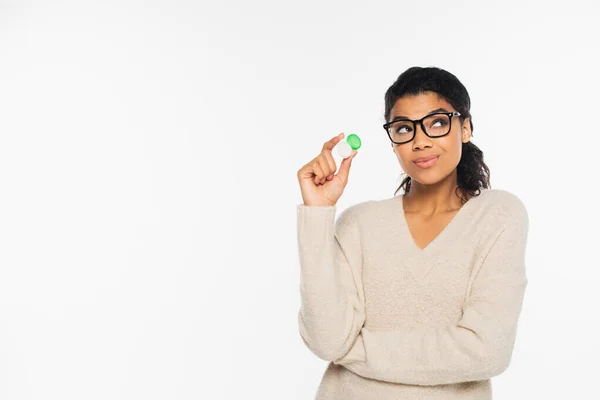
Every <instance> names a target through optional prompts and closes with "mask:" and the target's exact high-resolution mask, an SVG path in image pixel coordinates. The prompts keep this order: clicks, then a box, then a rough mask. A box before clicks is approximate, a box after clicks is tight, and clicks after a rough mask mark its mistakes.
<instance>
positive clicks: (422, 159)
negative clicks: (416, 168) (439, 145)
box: [413, 156, 438, 163]
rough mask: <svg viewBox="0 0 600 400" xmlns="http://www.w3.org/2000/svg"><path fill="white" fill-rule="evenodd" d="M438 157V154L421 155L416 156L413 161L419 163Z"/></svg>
mask: <svg viewBox="0 0 600 400" xmlns="http://www.w3.org/2000/svg"><path fill="white" fill-rule="evenodd" d="M436 157H438V156H427V157H419V158H415V159H414V160H413V162H415V163H418V162H422V161H429V160H431V159H434V158H436Z"/></svg>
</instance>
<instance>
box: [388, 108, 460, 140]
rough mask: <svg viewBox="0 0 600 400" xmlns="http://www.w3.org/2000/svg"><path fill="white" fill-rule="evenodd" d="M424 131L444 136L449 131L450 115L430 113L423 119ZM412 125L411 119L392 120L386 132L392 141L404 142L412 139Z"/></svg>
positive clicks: (431, 134)
mask: <svg viewBox="0 0 600 400" xmlns="http://www.w3.org/2000/svg"><path fill="white" fill-rule="evenodd" d="M423 125H424V126H425V132H426V133H427V134H428V135H430V136H434V137H436V136H444V135H445V134H447V133H448V132H449V131H450V117H449V116H448V115H445V114H438V115H431V116H429V117H427V118H425V119H424V120H423ZM413 129H414V125H413V123H412V122H411V121H396V122H393V123H392V124H391V125H390V126H389V128H388V132H389V135H390V138H391V139H392V140H393V141H394V142H406V141H409V140H411V139H412V137H413V135H414V132H413Z"/></svg>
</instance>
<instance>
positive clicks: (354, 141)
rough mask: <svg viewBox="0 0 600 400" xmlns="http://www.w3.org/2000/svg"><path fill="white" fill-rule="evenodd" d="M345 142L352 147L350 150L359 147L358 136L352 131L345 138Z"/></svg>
mask: <svg viewBox="0 0 600 400" xmlns="http://www.w3.org/2000/svg"><path fill="white" fill-rule="evenodd" d="M346 142H348V144H349V145H350V147H352V150H358V149H360V144H361V143H360V138H359V137H358V135H355V134H354V133H351V134H350V135H348V137H347V138H346Z"/></svg>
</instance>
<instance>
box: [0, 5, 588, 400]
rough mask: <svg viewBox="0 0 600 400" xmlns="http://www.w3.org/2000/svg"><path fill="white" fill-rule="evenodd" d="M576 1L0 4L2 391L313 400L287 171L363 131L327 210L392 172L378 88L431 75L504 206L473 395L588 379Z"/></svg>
mask: <svg viewBox="0 0 600 400" xmlns="http://www.w3.org/2000/svg"><path fill="white" fill-rule="evenodd" d="M598 7H599V6H598V3H597V2H593V1H591V0H590V1H568V2H547V1H544V2H542V1H538V2H532V1H515V2H507V1H503V2H494V3H493V4H492V2H483V1H434V2H426V3H425V2H417V1H411V2H406V1H387V2H376V1H372V2H368V3H365V2H358V1H356V2H352V1H343V2H342V1H336V2H322V1H303V2H283V1H252V2H245V1H241V0H238V1H223V2H210V3H209V2H197V1H166V0H163V1H123V0H121V1H97V2H92V1H58V0H57V1H52V2H43V1H22V2H19V1H8V2H7V1H2V2H0V399H2V400H21V399H61V400H67V399H78V400H79V399H86V400H92V399H102V400H105V399H144V400H149V399H238V398H251V399H255V398H256V399H311V398H313V396H314V393H315V390H316V388H317V385H318V383H319V382H320V379H321V376H322V373H323V371H324V369H325V367H326V362H324V361H322V360H320V359H318V358H316V356H314V355H313V354H312V353H310V351H309V350H308V349H307V348H305V347H304V345H303V343H302V341H301V338H300V336H299V333H298V327H297V312H298V307H299V304H300V299H299V286H298V285H299V262H298V255H297V247H296V205H297V204H300V203H301V197H300V190H299V186H298V182H297V178H296V172H297V170H298V169H299V168H300V167H301V166H302V165H303V164H304V163H306V162H308V161H309V160H310V159H312V158H313V157H315V156H316V155H317V154H318V152H319V151H320V149H321V146H322V144H323V142H325V141H326V140H328V139H329V138H331V137H332V136H335V135H336V134H338V133H339V132H346V133H347V134H348V133H357V134H359V135H360V137H361V138H362V140H363V146H362V148H361V150H360V152H359V155H358V156H357V157H356V158H355V159H354V161H353V165H352V170H351V176H350V182H349V184H348V186H347V188H346V191H345V193H344V195H343V197H342V198H341V199H340V202H339V203H338V207H339V209H340V210H342V209H344V208H346V207H348V206H349V205H351V204H355V203H357V202H360V201H364V200H368V199H380V198H386V197H391V196H392V195H393V194H394V191H395V189H396V187H397V186H398V184H399V182H400V177H401V173H402V171H401V170H400V168H399V165H398V162H397V160H396V158H395V156H394V154H393V153H392V151H391V147H390V146H389V142H388V139H387V137H386V135H385V132H384V131H383V129H382V128H381V124H383V122H384V120H383V109H384V103H383V95H384V93H385V91H386V89H387V88H388V87H389V86H390V85H391V84H392V83H393V82H394V80H395V79H396V78H397V76H398V75H399V74H400V73H402V72H403V71H404V70H406V69H407V68H409V67H411V66H415V65H416V66H437V67H440V68H444V69H446V70H448V71H450V72H452V73H453V74H455V75H456V76H457V77H458V78H459V79H460V80H461V81H462V82H463V84H464V85H465V86H466V87H467V89H468V90H469V93H470V95H471V100H472V109H471V112H472V115H473V123H474V126H475V129H474V131H473V138H472V139H473V142H474V143H475V144H477V145H478V146H479V147H480V148H481V149H482V150H483V151H484V154H485V161H486V163H487V164H488V166H489V167H490V169H491V171H492V173H491V178H492V187H493V188H499V189H505V190H509V191H511V192H513V193H514V194H516V195H517V196H519V197H520V198H521V199H523V201H524V202H525V204H526V205H527V207H528V211H529V216H530V235H529V242H528V249H527V268H528V277H529V286H528V292H527V294H526V300H525V304H524V308H523V312H522V316H521V322H520V328H519V332H518V338H517V344H516V347H515V351H514V356H513V361H512V364H511V366H510V367H509V369H508V370H507V371H506V372H505V373H504V374H502V375H500V376H499V377H497V378H494V379H493V386H494V398H495V399H499V400H500V399H529V398H537V399H545V398H591V397H593V396H595V395H597V379H598V378H597V373H598V357H599V356H600V345H599V344H598V337H599V336H600V328H599V327H598V326H599V322H600V313H599V312H598V311H597V308H596V306H595V305H592V303H595V304H598V303H600V291H599V290H598V285H599V276H600V274H599V272H598V271H599V268H600V262H599V261H598V254H597V250H598V235H597V227H598V224H599V223H600V218H599V213H598V206H597V203H598V184H597V181H596V179H597V178H598V172H600V171H599V168H598V154H597V153H598V148H599V147H598V146H599V145H600V143H599V141H598V136H599V134H600V131H599V126H600V125H599V123H598V115H599V112H598V104H599V102H598V91H599V89H600V84H599V79H598V71H599V66H600V65H599V62H598V58H597V57H598V56H597V52H598V38H599V37H600V29H599V28H598V22H597V21H598V17H599V16H600V12H599V8H598Z"/></svg>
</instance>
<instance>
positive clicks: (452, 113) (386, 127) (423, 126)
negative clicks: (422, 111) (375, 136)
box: [383, 111, 461, 144]
mask: <svg viewBox="0 0 600 400" xmlns="http://www.w3.org/2000/svg"><path fill="white" fill-rule="evenodd" d="M440 114H444V115H447V116H448V117H450V120H449V123H448V132H446V133H445V134H443V135H440V136H431V135H430V134H428V133H427V130H426V129H425V124H423V121H424V120H425V119H427V118H429V117H432V116H434V115H440ZM460 115H461V114H460V113H459V112H458V111H452V112H447V113H445V112H438V113H433V114H429V115H426V116H424V117H423V118H421V119H416V120H413V119H408V118H396V119H393V120H391V121H390V122H388V123H385V124H383V129H385V132H386V133H387V135H388V138H390V140H391V141H392V143H394V144H404V143H408V142H410V141H411V140H413V139H414V138H415V135H416V134H417V122H418V123H419V125H421V130H422V131H423V133H425V134H426V135H427V136H428V137H430V138H434V139H435V138H440V137H444V136H446V135H447V134H449V133H450V131H451V130H452V117H459V116H460ZM399 121H406V122H412V124H413V134H412V137H411V138H410V139H409V140H406V141H404V142H395V141H394V139H392V135H390V131H389V127H390V125H392V124H393V123H395V122H399Z"/></svg>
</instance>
